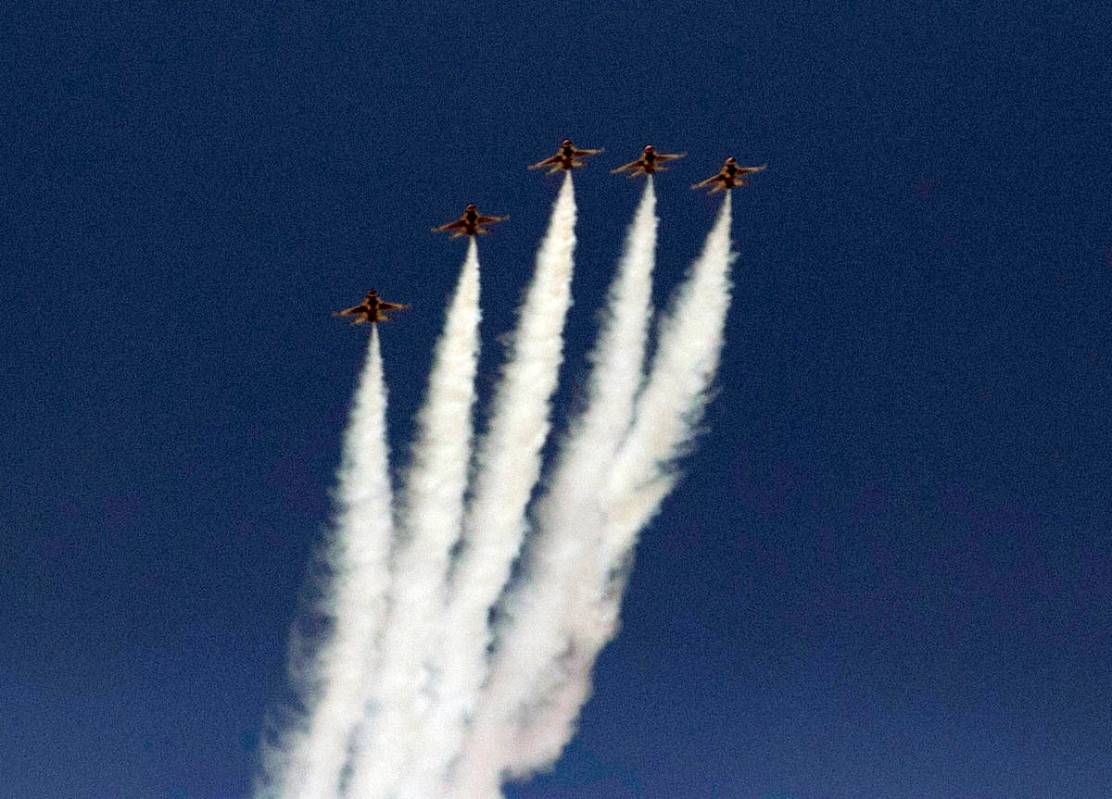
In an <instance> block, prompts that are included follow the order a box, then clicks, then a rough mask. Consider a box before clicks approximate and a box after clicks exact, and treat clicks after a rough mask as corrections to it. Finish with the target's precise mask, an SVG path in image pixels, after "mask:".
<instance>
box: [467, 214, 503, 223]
mask: <svg viewBox="0 0 1112 799" xmlns="http://www.w3.org/2000/svg"><path fill="white" fill-rule="evenodd" d="M507 219H509V217H508V216H482V215H480V216H479V217H477V218H476V219H475V224H477V225H491V224H494V223H495V222H505V221H506V220H507Z"/></svg>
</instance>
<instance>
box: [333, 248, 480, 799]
mask: <svg viewBox="0 0 1112 799" xmlns="http://www.w3.org/2000/svg"><path fill="white" fill-rule="evenodd" d="M479 316H480V312H479V256H478V249H477V247H476V245H475V241H474V239H472V240H471V243H470V246H469V247H468V250H467V258H466V260H465V261H464V264H463V270H462V272H461V273H460V277H459V282H458V284H457V286H456V291H455V295H454V296H453V298H452V301H451V304H450V306H449V308H448V313H447V316H446V317H445V322H444V331H443V333H442V334H441V337H440V341H439V342H438V344H437V348H436V354H435V356H434V358H433V366H432V372H431V374H430V377H429V389H428V396H427V398H426V400H425V404H424V406H423V408H422V409H421V412H420V416H419V418H418V434H417V439H416V441H415V443H414V447H413V453H412V462H411V463H410V466H409V468H408V470H407V472H406V475H405V481H404V486H403V491H402V510H401V513H400V526H401V541H400V542H399V546H398V548H397V552H396V556H395V562H394V575H393V589H392V592H391V611H390V620H389V624H388V627H387V630H386V635H385V643H384V650H385V651H386V652H388V653H389V657H388V658H387V659H386V660H385V662H384V663H383V667H382V669H381V671H380V673H379V677H378V679H377V681H376V682H375V684H374V686H373V688H374V690H373V693H372V694H371V696H370V697H369V700H370V702H369V705H368V707H369V717H368V720H367V725H366V727H365V729H364V731H363V733H362V735H361V736H360V737H361V740H360V741H358V742H357V746H356V748H355V752H354V756H353V769H352V774H351V781H350V791H349V793H350V795H351V796H358V797H361V799H372V798H373V797H378V796H385V795H387V792H388V791H389V790H390V789H391V788H392V787H393V786H394V784H395V783H396V782H397V781H398V779H399V778H400V777H401V775H402V769H403V768H404V767H405V765H406V761H407V758H408V756H409V754H410V751H411V749H412V746H413V744H414V741H415V740H416V738H417V737H418V734H419V732H420V722H421V715H422V711H423V708H424V706H425V705H426V704H427V699H426V698H425V696H424V694H423V691H424V690H426V689H425V687H424V686H423V685H422V683H423V681H424V678H425V674H424V672H423V667H424V665H425V662H426V661H427V660H428V659H429V657H430V654H431V651H432V648H433V645H434V642H435V637H436V636H437V635H439V633H440V629H441V628H440V624H439V621H440V619H441V616H442V613H443V607H444V602H445V596H444V593H445V589H446V579H447V574H448V563H449V558H450V555H451V550H452V547H453V546H454V545H455V543H456V541H457V540H458V539H459V534H460V525H461V522H462V518H463V498H464V492H465V490H466V488H467V472H468V467H469V464H470V458H471V439H472V423H471V413H472V406H473V405H474V402H475V371H476V367H477V360H478V355H479Z"/></svg>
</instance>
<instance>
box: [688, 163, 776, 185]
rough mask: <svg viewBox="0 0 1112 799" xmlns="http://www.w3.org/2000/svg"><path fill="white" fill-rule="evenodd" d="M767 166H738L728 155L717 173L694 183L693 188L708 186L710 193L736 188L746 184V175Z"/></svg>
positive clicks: (762, 169)
mask: <svg viewBox="0 0 1112 799" xmlns="http://www.w3.org/2000/svg"><path fill="white" fill-rule="evenodd" d="M767 168H768V164H761V165H760V166H738V163H737V159H735V158H734V157H733V156H730V157H729V158H727V159H726V163H724V164H723V165H722V168H721V169H720V170H718V174H717V175H713V176H712V177H709V178H707V179H706V180H701V181H699V182H698V183H696V184H694V185H693V186H692V187H691V188H693V189H705V188H708V187H709V188H710V192H709V193H710V194H714V193H715V192H718V191H725V190H727V189H736V188H737V187H739V186H748V185H749V181H748V180H746V179H745V176H746V175H753V174H756V173H757V172H764V171H765V169H767Z"/></svg>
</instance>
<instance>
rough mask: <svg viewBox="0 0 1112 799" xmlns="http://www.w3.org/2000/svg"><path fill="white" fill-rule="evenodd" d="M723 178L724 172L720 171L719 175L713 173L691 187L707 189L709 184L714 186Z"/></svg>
mask: <svg viewBox="0 0 1112 799" xmlns="http://www.w3.org/2000/svg"><path fill="white" fill-rule="evenodd" d="M721 180H722V173H721V172H719V173H718V174H717V175H713V176H712V177H709V178H707V179H706V180H700V181H699V182H698V183H692V184H691V188H693V189H705V188H707V186H712V185H714V184H715V183H718V182H720V181H721Z"/></svg>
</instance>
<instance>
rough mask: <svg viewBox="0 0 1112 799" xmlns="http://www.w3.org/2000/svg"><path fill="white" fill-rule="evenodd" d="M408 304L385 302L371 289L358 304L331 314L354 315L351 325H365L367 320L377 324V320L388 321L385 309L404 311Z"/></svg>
mask: <svg viewBox="0 0 1112 799" xmlns="http://www.w3.org/2000/svg"><path fill="white" fill-rule="evenodd" d="M408 307H409V306H408V305H402V304H401V303H400V302H386V300H382V299H379V296H378V292H377V291H376V290H374V289H371V290H370V291H368V292H367V296H366V297H364V298H363V302H361V303H359V304H358V305H353V306H352V307H350V308H344V310H342V311H333V312H332V315H333V316H354V317H355V319H353V320H352V322H351V323H352V324H353V325H365V324H367V323H368V322H369V323H371V324H377V323H378V322H389V321H390V317H389V316H387V315H386V313H385V312H386V311H404V310H405V309H406V308H408Z"/></svg>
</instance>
